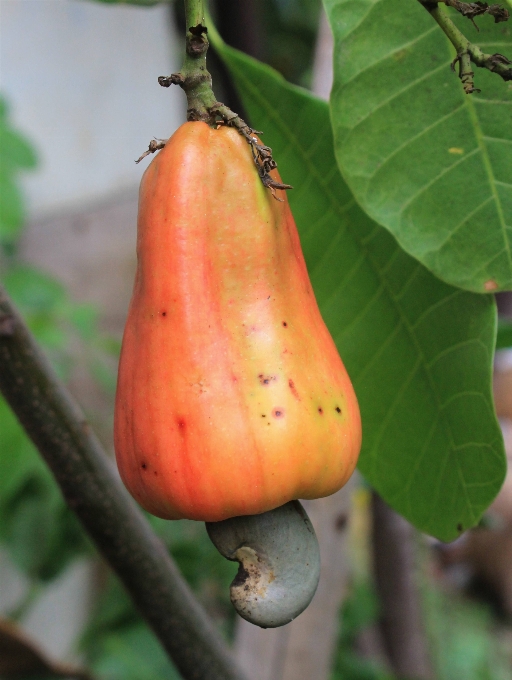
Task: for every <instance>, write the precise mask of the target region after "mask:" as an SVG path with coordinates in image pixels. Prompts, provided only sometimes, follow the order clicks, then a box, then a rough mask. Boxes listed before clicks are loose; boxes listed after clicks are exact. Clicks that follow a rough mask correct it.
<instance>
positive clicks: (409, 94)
mask: <svg viewBox="0 0 512 680" xmlns="http://www.w3.org/2000/svg"><path fill="white" fill-rule="evenodd" d="M325 6H326V9H327V12H328V14H329V17H330V22H331V26H332V28H333V32H334V36H335V60H334V78H335V82H334V86H333V91H332V98H331V105H332V123H333V128H334V136H335V142H336V156H337V160H338V164H339V166H340V168H341V170H342V173H343V176H344V177H345V179H346V181H347V183H348V184H349V186H350V188H351V189H352V191H353V192H354V195H355V197H356V199H357V200H358V201H359V203H360V204H361V205H362V206H363V208H364V209H365V211H366V212H367V213H368V214H369V215H370V216H371V217H372V218H373V219H375V220H376V221H377V222H379V223H380V224H382V225H384V226H385V227H386V228H388V229H389V230H390V231H391V232H392V233H393V234H394V236H395V237H396V238H397V239H398V242H399V243H400V245H401V246H402V247H403V248H404V249H405V250H406V251H407V252H408V253H410V254H411V255H413V256H414V257H415V258H417V259H418V260H419V261H420V262H422V263H423V264H424V265H426V266H427V267H428V268H429V269H430V270H431V271H433V272H434V273H435V274H436V275H437V276H439V277H440V278H441V279H443V280H444V281H447V282H448V283H451V284H453V285H457V286H460V287H462V288H466V289H468V290H473V291H476V292H485V291H489V290H495V289H511V288H512V125H511V124H510V121H511V114H512V85H510V84H508V83H505V82H504V81H503V80H502V79H501V78H500V77H499V76H497V75H495V74H492V73H490V72H488V71H485V70H484V69H476V68H475V71H477V73H476V74H475V78H476V86H477V87H479V88H481V89H482V93H481V94H473V95H470V96H468V95H466V94H464V92H463V89H462V86H461V83H460V82H459V81H458V79H457V76H456V75H455V74H454V73H453V72H452V71H451V70H450V62H451V60H452V59H453V56H454V52H453V48H452V47H451V45H450V43H449V42H448V40H447V38H446V37H445V35H444V33H442V31H441V30H440V28H439V27H438V25H437V24H436V23H435V22H434V20H433V19H432V17H431V16H430V14H429V13H428V12H426V11H425V9H424V8H423V7H422V6H421V5H420V3H419V2H417V1H416V0H325ZM447 11H449V14H450V17H451V18H453V19H454V21H455V23H456V24H457V25H458V26H459V27H460V28H461V29H462V30H463V31H464V32H465V33H466V34H467V35H469V37H470V39H472V40H474V41H475V42H476V43H477V44H479V45H480V46H481V47H482V49H484V51H485V52H488V53H494V52H500V53H502V54H507V55H508V56H509V57H511V58H512V28H511V27H510V26H509V24H507V23H501V24H498V25H495V24H494V22H493V21H492V19H491V17H485V16H484V17H480V18H478V19H477V22H478V25H479V27H480V33H477V32H476V30H475V28H474V27H473V26H472V24H471V23H470V22H469V21H468V20H467V19H464V18H463V17H462V16H460V15H459V14H457V13H456V12H454V11H451V10H447Z"/></svg>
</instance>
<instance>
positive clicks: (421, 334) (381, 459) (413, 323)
mask: <svg viewBox="0 0 512 680" xmlns="http://www.w3.org/2000/svg"><path fill="white" fill-rule="evenodd" d="M211 35H212V38H213V39H214V40H215V44H217V46H218V49H219V51H220V53H221V56H222V57H223V59H224V60H225V62H226V64H227V65H228V67H229V69H230V71H231V74H232V75H233V77H234V79H235V82H236V84H237V86H238V88H239V91H240V93H241V96H242V98H243V101H244V104H245V105H246V107H247V110H248V111H249V113H250V116H251V122H252V124H253V125H254V126H255V127H257V128H258V129H260V130H264V131H265V134H264V139H265V141H266V143H268V144H270V146H271V147H272V148H273V150H274V155H275V157H276V158H277V160H278V163H279V168H280V170H281V172H282V175H283V178H284V180H285V181H286V182H290V183H291V184H293V185H294V187H295V189H294V190H293V191H291V192H289V198H290V203H291V205H292V209H293V212H294V215H295V218H296V220H297V224H298V227H299V231H300V235H301V240H302V245H303V249H304V254H305V256H306V260H307V264H308V268H309V271H310V275H311V279H312V283H313V286H314V288H315V292H316V295H317V299H318V301H319V304H320V307H321V310H322V313H323V316H324V319H325V321H326V322H327V324H328V326H329V328H330V330H331V332H332V334H333V337H334V339H335V341H336V343H337V345H338V347H339V349H340V353H341V355H342V357H343V359H344V361H345V363H346V366H347V368H348V370H349V373H350V375H351V377H352V379H353V382H354V386H355V389H356V392H357V395H358V399H359V403H360V406H361V413H362V421H363V450H362V453H361V458H360V469H361V471H362V472H363V474H364V475H365V477H366V478H367V479H368V481H369V482H370V483H371V484H372V485H373V486H374V487H375V488H376V489H377V490H378V491H379V493H381V494H382V496H383V497H384V498H385V499H386V500H387V501H388V502H389V503H390V504H391V505H392V506H393V507H394V508H396V510H398V511H399V512H401V513H402V514H403V515H405V516H406V517H407V518H408V519H409V520H410V521H411V522H413V523H414V524H415V525H416V526H418V527H419V528H421V529H423V530H424V531H426V532H428V533H430V534H433V535H436V536H438V537H440V538H442V539H443V540H450V539H453V538H454V537H456V536H457V535H458V534H459V533H460V531H462V530H463V529H467V528H468V527H470V526H473V525H474V524H476V522H478V519H479V517H480V515H481V513H482V512H483V511H484V510H485V508H486V507H487V505H488V504H489V503H490V502H491V500H492V499H493V497H494V496H495V494H496V492H497V491H498V489H499V488H500V486H501V483H502V481H503V477H504V473H505V458H504V453H503V444H502V438H501V432H500V429H499V426H498V423H497V421H496V417H495V414H494V408H493V402H492V396H491V372H492V358H493V348H494V342H495V333H496V315H495V308H494V302H493V300H492V299H490V298H489V297H488V296H482V295H475V294H473V293H467V292H464V291H461V290H460V289H456V288H452V287H451V286H448V285H447V284H445V283H443V282H441V281H440V280H439V279H437V278H435V277H434V276H432V274H430V273H429V272H428V270H427V269H425V267H423V266H422V265H421V264H419V263H418V262H417V261H416V260H414V259H413V258H411V257H409V256H408V255H407V254H406V253H404V252H403V251H402V250H401V249H400V248H399V247H398V246H397V244H396V241H395V240H394V239H393V238H392V237H391V236H390V235H389V234H388V233H387V232H386V230H385V229H383V228H382V227H380V226H379V225H377V224H376V223H375V222H372V221H371V220H370V219H369V218H368V217H367V216H366V215H365V213H364V212H363V211H362V210H361V209H360V208H359V207H358V205H357V204H356V202H355V201H354V199H353V198H352V196H351V194H350V191H349V189H348V187H347V186H346V184H345V183H344V182H343V180H342V178H341V176H340V174H339V172H338V169H337V167H336V161H335V158H334V153H333V140H332V133H331V126H330V122H329V111H328V107H327V104H325V103H324V102H322V101H320V100H318V99H316V98H314V97H313V96H311V95H309V94H308V93H307V92H306V91H304V90H301V89H299V88H296V87H294V86H291V85H288V84H286V83H285V81H284V80H283V79H282V78H281V77H280V76H278V75H277V74H276V73H275V72H274V71H272V70H271V69H269V68H268V67H265V66H263V65H261V64H259V63H258V62H255V61H254V60H252V59H250V58H249V57H246V56H245V55H242V54H240V53H238V52H236V51H235V50H233V49H230V48H228V47H226V46H222V44H220V42H219V40H218V39H216V38H215V35H214V32H213V31H211Z"/></svg>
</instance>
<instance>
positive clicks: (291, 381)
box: [288, 378, 300, 401]
mask: <svg viewBox="0 0 512 680" xmlns="http://www.w3.org/2000/svg"><path fill="white" fill-rule="evenodd" d="M288 387H289V388H290V389H291V391H292V394H293V396H294V397H295V399H298V400H299V401H300V397H299V393H298V392H297V389H296V388H295V383H294V382H293V380H292V379H291V378H290V379H289V380H288Z"/></svg>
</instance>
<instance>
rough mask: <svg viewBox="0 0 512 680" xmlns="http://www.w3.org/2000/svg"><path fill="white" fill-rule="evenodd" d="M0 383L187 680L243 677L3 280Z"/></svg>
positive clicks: (0, 292) (69, 499) (67, 496)
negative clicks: (6, 291) (59, 376)
mask: <svg viewBox="0 0 512 680" xmlns="http://www.w3.org/2000/svg"><path fill="white" fill-rule="evenodd" d="M0 391H1V392H2V393H3V395H4V397H5V398H6V400H7V402H8V403H9V405H10V406H11V408H12V409H13V411H14V413H15V414H16V416H17V417H18V419H19V421H20V422H21V424H22V425H23V427H24V428H25V430H26V431H27V433H28V434H29V436H30V438H31V439H32V441H33V442H34V444H35V445H36V447H37V448H38V449H39V452H40V453H41V455H42V456H43V458H44V459H45V461H46V462H47V464H48V466H49V467H50V469H51V470H52V472H53V474H54V475H55V478H56V480H57V482H58V484H59V486H60V488H61V490H62V493H63V494H64V497H65V499H66V501H67V503H68V505H69V506H70V507H71V508H72V509H73V510H74V512H75V513H76V514H77V516H78V518H79V519H80V521H81V523H82V525H83V526H84V528H85V530H86V531H87V532H88V534H89V535H90V536H91V538H92V539H93V541H94V542H95V543H96V545H97V547H98V549H99V551H100V552H101V553H102V555H103V557H104V558H105V559H106V560H107V562H108V563H109V564H110V566H111V567H112V569H113V570H114V571H115V572H116V573H117V575H118V576H119V578H120V579H121V581H122V582H123V584H124V586H125V588H126V589H127V591H128V593H129V594H130V596H131V598H132V599H133V601H134V603H135V604H136V606H137V607H138V609H139V611H140V612H141V614H142V615H143V617H144V618H145V619H146V621H147V622H148V624H149V625H150V626H151V628H152V629H153V631H154V632H155V634H156V636H157V637H158V639H159V640H160V642H161V643H162V645H163V647H164V648H165V650H166V651H167V652H168V654H169V656H170V657H171V658H172V660H173V661H174V663H175V664H176V666H177V667H178V669H179V670H180V672H181V673H182V675H183V677H184V678H185V680H243V677H244V676H243V675H242V673H241V671H239V670H238V668H237V667H236V666H235V663H234V661H233V660H232V658H231V655H230V653H229V651H228V649H227V647H226V646H225V644H224V642H223V640H222V638H221V637H220V635H219V633H218V632H217V631H216V630H215V628H214V627H213V625H212V623H211V622H210V620H209V618H208V616H207V614H206V613H205V612H204V610H203V609H202V607H201V606H200V605H199V603H198V602H197V600H196V599H195V597H194V595H193V594H192V592H191V591H190V589H189V587H188V585H187V584H186V583H185V581H184V580H183V578H182V577H181V575H180V573H179V571H178V569H177V567H176V566H175V564H174V562H173V561H172V559H171V558H170V556H169V555H168V553H167V551H166V550H165V548H164V546H163V544H162V543H161V542H160V540H159V539H158V538H157V537H156V536H155V534H154V533H153V531H152V529H151V527H150V526H149V524H148V522H147V521H146V519H145V518H144V516H143V515H142V513H141V512H140V511H139V510H138V508H137V507H136V505H135V503H134V501H133V500H132V499H131V497H130V496H129V495H128V493H127V491H126V490H125V489H124V487H123V485H122V484H121V482H120V480H119V478H118V476H117V474H116V473H115V472H114V470H113V467H112V466H111V465H110V464H109V461H108V459H107V457H106V455H105V453H104V452H103V450H102V447H101V445H100V443H99V442H98V440H97V439H96V437H95V435H94V434H93V432H92V430H91V428H90V426H89V424H88V423H87V421H86V420H85V418H84V416H83V414H82V413H81V411H80V409H79V407H78V406H77V404H76V403H75V402H74V400H73V399H72V397H71V396H70V395H69V393H68V392H67V390H66V389H65V387H64V386H63V385H62V384H61V383H60V382H59V380H58V378H57V377H56V376H55V374H54V372H53V370H52V369H51V368H50V366H49V365H48V363H47V361H46V359H45V358H44V357H43V356H42V354H41V352H40V350H39V348H38V347H37V344H36V342H35V340H34V339H33V337H32V336H31V334H30V332H29V330H28V329H27V328H26V326H25V325H24V323H23V321H22V319H21V317H20V316H19V314H18V313H17V311H16V310H15V308H14V306H13V305H12V303H11V302H10V300H9V299H8V297H7V295H6V293H5V291H4V290H3V289H2V287H1V286H0Z"/></svg>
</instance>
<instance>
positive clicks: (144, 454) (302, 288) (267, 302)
mask: <svg viewBox="0 0 512 680" xmlns="http://www.w3.org/2000/svg"><path fill="white" fill-rule="evenodd" d="M271 175H272V177H273V178H274V179H275V180H277V181H280V180H279V175H278V173H277V170H273V171H272V173H271ZM279 193H280V194H281V193H282V194H284V192H279ZM283 198H284V200H283V201H282V202H281V201H277V200H275V199H274V198H273V196H272V194H271V192H270V191H269V190H268V189H266V188H265V187H264V186H263V184H262V182H261V181H260V178H259V176H258V172H257V169H256V167H255V164H254V162H253V158H252V155H251V148H250V146H249V145H248V143H247V142H246V140H245V139H244V138H243V137H242V136H241V135H240V134H239V133H238V132H237V131H236V130H234V129H232V128H230V127H227V126H222V127H220V128H219V129H213V128H211V127H210V126H208V125H207V124H206V123H203V122H188V123H185V124H184V125H182V126H181V127H180V128H179V129H178V130H177V131H176V132H175V134H174V135H173V136H172V137H171V138H170V139H169V141H168V142H167V144H166V145H165V148H164V149H163V150H162V151H160V152H159V153H158V155H157V156H156V157H155V158H154V160H153V161H152V163H151V164H150V165H149V167H148V168H147V170H146V172H145V173H144V176H143V179H142V183H141V188H140V199H139V216H138V238H137V256H138V266H137V274H136V278H135V286H134V290H133V296H132V300H131V303H130V309H129V313H128V319H127V322H126V328H125V332H124V338H123V345H122V351H121V359H120V366H119V377H118V385H117V394H116V406H115V426H114V430H115V449H116V457H117V462H118V466H119V471H120V474H121V477H122V479H123V481H124V483H125V484H126V486H127V487H128V489H129V490H130V492H131V493H132V495H133V496H134V497H135V499H136V500H137V501H138V502H139V503H140V504H141V505H142V506H143V507H144V508H146V509H147V510H148V511H149V512H151V513H153V514H154V515H157V516H159V517H163V518H167V519H178V518H189V519H195V520H204V521H209V522H212V521H218V520H223V519H226V518H229V517H234V516H238V515H252V514H257V513H262V512H265V511H267V510H270V509H273V508H276V507H278V506H281V505H283V504H284V503H286V502H287V501H289V500H292V499H298V498H319V497H322V496H327V495H329V494H332V493H334V492H335V491H337V490H338V489H339V488H340V487H342V486H343V485H344V484H345V482H346V481H347V480H348V478H349V477H350V475H351V474H352V472H353V470H354V467H355V465H356V462H357V457H358V453H359V449H360V444H361V422H360V415H359V409H358V405H357V400H356V397H355V394H354V390H353V388H352V384H351V382H350V379H349V377H348V375H347V372H346V370H345V367H344V366H343V363H342V361H341V359H340V357H339V354H338V352H337V349H336V347H335V344H334V342H333V340H332V338H331V336H330V334H329V331H328V330H327V328H326V326H325V324H324V322H323V320H322V317H321V315H320V312H319V309H318V306H317V303H316V300H315V296H314V293H313V289H312V287H311V283H310V281H309V277H308V273H307V270H306V265H305V262H304V258H303V255H302V251H301V247H300V242H299V236H298V233H297V229H296V226H295V222H294V219H293V216H292V213H291V211H290V207H289V205H288V201H287V199H286V196H283Z"/></svg>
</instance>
